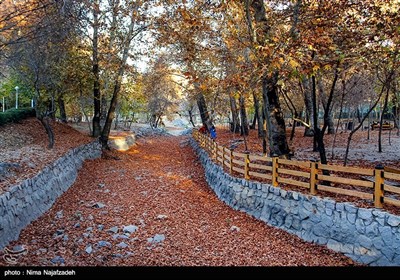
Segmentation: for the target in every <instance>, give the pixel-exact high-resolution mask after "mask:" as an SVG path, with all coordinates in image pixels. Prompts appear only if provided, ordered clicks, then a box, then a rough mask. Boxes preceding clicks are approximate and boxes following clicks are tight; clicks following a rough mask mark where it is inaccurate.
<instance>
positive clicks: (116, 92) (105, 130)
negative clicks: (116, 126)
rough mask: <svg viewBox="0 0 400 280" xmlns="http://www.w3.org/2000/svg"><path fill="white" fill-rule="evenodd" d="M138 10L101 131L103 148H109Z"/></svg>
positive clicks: (133, 13) (129, 30) (133, 16)
mask: <svg viewBox="0 0 400 280" xmlns="http://www.w3.org/2000/svg"><path fill="white" fill-rule="evenodd" d="M136 12H137V9H132V11H131V22H130V24H129V28H128V32H127V35H126V37H125V44H124V46H123V53H122V58H121V61H120V65H119V69H118V72H117V75H116V77H115V80H114V89H113V94H112V98H111V102H110V108H109V110H108V113H107V119H106V123H105V124H104V128H103V130H102V132H101V136H100V143H101V145H102V147H103V149H109V146H108V138H109V136H110V131H111V125H112V121H113V119H114V115H115V108H116V106H117V103H118V96H119V93H120V91H121V82H122V77H123V76H124V73H125V67H126V61H127V59H128V54H129V49H130V44H131V41H132V40H133V38H134V36H133V31H134V29H133V28H134V19H135V13H136Z"/></svg>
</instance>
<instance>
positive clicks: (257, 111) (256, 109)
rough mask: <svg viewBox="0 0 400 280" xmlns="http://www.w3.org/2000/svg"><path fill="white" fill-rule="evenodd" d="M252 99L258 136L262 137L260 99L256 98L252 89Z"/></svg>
mask: <svg viewBox="0 0 400 280" xmlns="http://www.w3.org/2000/svg"><path fill="white" fill-rule="evenodd" d="M253 100H254V112H255V116H256V117H257V129H258V137H259V138H262V137H264V131H263V117H262V113H261V107H260V100H259V99H258V97H257V94H256V93H255V92H254V91H253Z"/></svg>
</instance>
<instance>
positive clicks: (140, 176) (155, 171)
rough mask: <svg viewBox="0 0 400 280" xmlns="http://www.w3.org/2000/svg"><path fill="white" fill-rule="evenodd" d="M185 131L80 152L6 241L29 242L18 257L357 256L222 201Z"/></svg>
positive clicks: (308, 261)
mask: <svg viewBox="0 0 400 280" xmlns="http://www.w3.org/2000/svg"><path fill="white" fill-rule="evenodd" d="M187 139H188V138H185V137H184V136H180V137H173V136H170V137H159V138H147V139H140V141H139V142H138V144H137V145H135V146H134V147H133V148H131V149H130V150H129V151H127V152H124V153H113V155H116V156H117V157H119V159H113V158H108V159H98V160H93V161H87V162H86V163H85V164H84V167H83V169H82V170H81V171H80V173H79V174H80V175H79V177H78V179H77V181H76V183H75V184H74V185H73V186H72V187H71V188H70V189H69V190H68V191H67V192H66V193H64V194H63V195H62V196H61V197H60V198H59V199H58V200H57V201H56V203H55V204H54V205H53V207H52V208H51V209H50V210H49V211H48V212H46V213H45V214H44V215H43V216H42V217H41V218H39V219H38V220H36V221H35V222H33V223H31V224H30V225H29V226H28V227H27V228H26V229H25V230H23V232H22V233H21V236H20V238H19V240H17V241H16V242H13V243H12V244H10V245H9V246H8V248H12V247H13V246H16V245H24V246H26V247H27V248H28V253H27V255H22V256H19V257H18V259H17V265H33V266H51V265H60V264H61V265H66V266H92V265H99V266H111V265H113V266H114V265H116V266H122V265H129V266H155V265H157V266H193V265H201V266H231V265H240V266H298V265H301V266H351V265H354V263H353V261H352V260H350V259H349V258H347V257H345V256H343V255H341V254H338V253H335V252H333V251H331V250H328V249H327V248H326V247H322V246H317V245H314V244H310V243H306V242H304V241H302V240H300V239H299V238H297V237H295V236H292V235H290V234H288V233H286V232H284V231H282V230H279V229H275V228H272V227H270V226H267V225H265V224H264V223H263V222H261V221H258V220H256V219H254V218H252V217H250V216H248V215H246V214H244V213H242V212H238V211H234V210H232V209H230V208H229V207H228V206H226V205H225V204H224V203H222V202H221V201H219V200H218V199H217V198H216V196H215V195H214V193H213V192H212V191H211V190H210V189H209V188H208V187H207V185H206V182H205V179H204V174H203V172H204V171H203V169H202V167H201V165H200V163H199V161H198V160H197V157H196V156H195V154H194V152H193V150H192V148H191V147H190V146H189V145H188V141H187ZM124 228H125V233H124V232H123V231H124ZM129 232H130V233H129ZM0 265H8V264H7V263H5V262H4V261H3V260H1V263H0Z"/></svg>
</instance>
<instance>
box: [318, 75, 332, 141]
mask: <svg viewBox="0 0 400 280" xmlns="http://www.w3.org/2000/svg"><path fill="white" fill-rule="evenodd" d="M318 91H319V93H320V96H321V101H322V106H323V107H324V110H327V108H326V98H327V96H326V92H325V90H324V85H323V84H322V79H318ZM328 110H329V112H328V117H327V124H328V134H334V133H335V125H334V123H333V119H332V110H331V108H328Z"/></svg>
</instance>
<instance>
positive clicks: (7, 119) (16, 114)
mask: <svg viewBox="0 0 400 280" xmlns="http://www.w3.org/2000/svg"><path fill="white" fill-rule="evenodd" d="M34 116H36V113H35V109H33V108H22V109H9V110H7V111H5V112H0V126H2V125H5V124H6V123H11V122H14V123H15V122H19V121H21V120H23V119H26V118H29V117H34Z"/></svg>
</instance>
